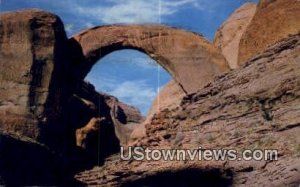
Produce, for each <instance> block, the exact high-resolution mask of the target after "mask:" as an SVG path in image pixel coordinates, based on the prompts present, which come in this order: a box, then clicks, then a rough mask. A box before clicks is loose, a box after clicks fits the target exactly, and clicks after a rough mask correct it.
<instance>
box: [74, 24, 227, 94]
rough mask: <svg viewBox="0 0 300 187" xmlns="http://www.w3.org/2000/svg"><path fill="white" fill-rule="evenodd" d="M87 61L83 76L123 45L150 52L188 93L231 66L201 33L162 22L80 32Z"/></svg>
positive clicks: (98, 28)
mask: <svg viewBox="0 0 300 187" xmlns="http://www.w3.org/2000/svg"><path fill="white" fill-rule="evenodd" d="M71 39H72V40H75V41H77V43H78V44H79V45H80V47H81V49H82V53H83V56H84V61H83V62H80V63H84V64H81V65H80V66H79V67H80V70H78V72H80V73H81V76H82V77H84V76H85V75H86V74H87V73H88V72H89V71H90V69H91V68H92V66H93V65H94V64H95V63H96V62H97V61H98V60H99V59H101V58H102V57H104V56H105V55H107V54H109V53H111V52H113V51H116V50H121V49H136V50H138V51H141V52H144V53H146V54H148V55H149V56H150V57H151V58H153V59H154V60H155V61H156V62H157V63H159V64H160V65H161V66H162V67H163V68H165V69H166V70H167V71H168V72H169V73H170V74H171V75H172V77H173V78H174V79H175V81H176V82H177V83H178V84H179V85H180V86H181V87H182V88H183V90H184V91H185V92H186V93H192V92H195V91H196V90H198V89H199V88H201V87H203V86H204V85H205V84H206V83H208V82H209V81H211V80H212V79H213V77H214V76H215V75H217V74H219V73H221V72H224V71H226V70H228V69H229V68H228V65H227V62H226V60H225V58H224V57H223V56H222V55H221V54H220V53H219V51H218V50H217V49H215V47H214V46H213V45H212V44H210V43H209V42H208V41H207V40H205V39H204V38H203V37H202V36H201V35H198V34H196V33H192V32H188V31H185V30H182V29H176V28H171V27H167V26H161V25H108V26H99V27H94V28H91V29H88V30H85V31H83V32H81V33H79V34H76V35H75V36H74V37H73V38H71Z"/></svg>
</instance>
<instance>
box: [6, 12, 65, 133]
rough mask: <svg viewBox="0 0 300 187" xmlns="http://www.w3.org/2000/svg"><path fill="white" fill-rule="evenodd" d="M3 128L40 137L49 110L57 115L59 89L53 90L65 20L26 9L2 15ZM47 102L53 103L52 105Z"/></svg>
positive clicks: (57, 86) (60, 57) (63, 39)
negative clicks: (63, 21) (53, 76)
mask: <svg viewBox="0 0 300 187" xmlns="http://www.w3.org/2000/svg"><path fill="white" fill-rule="evenodd" d="M0 16H1V17H0V59H1V60H0V67H1V68H0V129H1V130H4V131H13V132H19V133H21V134H23V135H26V136H29V137H32V138H37V137H38V136H39V134H40V130H39V127H38V124H40V123H41V122H46V121H47V120H48V119H47V118H46V117H45V116H44V114H45V113H46V112H48V113H49V114H50V113H51V115H55V110H56V109H57V107H51V106H50V105H52V106H55V105H56V106H59V103H58V102H59V101H58V100H57V99H56V98H55V93H54V92H55V91H56V90H58V89H59V84H57V85H55V86H56V89H52V93H50V92H49V90H50V89H51V85H53V84H54V82H53V81H54V80H53V79H52V75H53V73H55V72H57V71H56V69H58V67H57V65H56V63H57V62H60V63H61V62H62V55H61V54H60V53H61V52H63V51H64V49H63V43H64V42H65V41H67V39H66V35H65V32H64V28H63V24H62V22H61V20H60V19H59V18H58V17H57V16H55V15H53V14H50V13H47V12H42V11H39V10H26V11H20V12H13V13H3V14H1V15H0ZM47 103H49V104H50V103H51V104H50V105H48V104H47Z"/></svg>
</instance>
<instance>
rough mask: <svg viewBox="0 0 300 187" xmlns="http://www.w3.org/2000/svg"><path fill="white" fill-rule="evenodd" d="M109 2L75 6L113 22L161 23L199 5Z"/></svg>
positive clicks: (165, 0)
mask: <svg viewBox="0 0 300 187" xmlns="http://www.w3.org/2000/svg"><path fill="white" fill-rule="evenodd" d="M106 2H107V3H109V4H102V5H98V6H97V5H95V6H93V7H84V6H79V5H77V6H75V10H76V12H77V13H79V14H82V15H85V16H88V17H91V18H93V19H95V20H99V21H101V22H102V23H105V24H112V23H159V22H160V19H162V18H163V17H164V16H168V15H172V14H175V13H176V12H178V11H179V10H180V9H181V8H183V7H185V6H193V7H199V4H198V3H197V0H151V1H150V0H139V1H137V0H106Z"/></svg>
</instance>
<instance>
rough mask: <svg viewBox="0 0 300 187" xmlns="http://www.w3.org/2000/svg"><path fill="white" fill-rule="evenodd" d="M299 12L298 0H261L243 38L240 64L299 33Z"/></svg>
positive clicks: (299, 3) (240, 47) (240, 48)
mask: <svg viewBox="0 0 300 187" xmlns="http://www.w3.org/2000/svg"><path fill="white" fill-rule="evenodd" d="M299 12H300V1H298V0H289V1H287V0H261V1H260V2H259V4H258V7H257V10H256V13H255V15H254V17H253V19H252V21H251V23H250V24H249V26H248V27H247V29H246V31H245V33H244V34H243V36H242V38H241V41H240V46H239V60H238V61H239V64H244V63H245V61H247V60H249V59H250V58H251V57H253V56H255V55H256V54H259V53H262V52H263V51H265V50H266V49H267V48H268V47H270V46H271V45H274V44H275V43H276V42H278V41H280V40H282V39H283V38H287V37H289V36H290V35H293V34H297V33H299V32H300V22H299V20H300V14H299Z"/></svg>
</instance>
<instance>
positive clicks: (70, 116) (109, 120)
mask: <svg viewBox="0 0 300 187" xmlns="http://www.w3.org/2000/svg"><path fill="white" fill-rule="evenodd" d="M115 107H117V112H116V113H112V110H113V109H114V108H115ZM63 116H64V117H63V118H64V120H65V123H66V124H67V132H68V134H69V137H68V141H69V142H70V144H71V145H72V146H71V147H75V146H76V145H77V147H79V148H80V149H81V150H82V151H83V152H85V153H86V154H87V155H89V156H91V157H92V158H91V160H92V159H94V161H98V160H102V159H103V158H105V157H107V156H108V155H110V154H113V153H116V152H118V151H119V149H120V143H123V142H122V140H124V139H128V137H129V134H131V132H132V130H133V127H134V125H133V124H135V125H138V124H139V123H141V122H142V121H143V120H144V117H143V116H142V115H141V113H140V111H139V110H138V109H137V108H135V107H133V106H129V105H127V104H125V103H122V102H120V101H118V99H117V98H115V97H113V96H110V95H107V94H105V93H99V92H97V91H96V90H95V87H94V86H93V85H92V84H90V83H88V82H85V81H82V82H81V83H79V84H78V86H77V89H76V90H75V92H74V95H73V96H72V97H71V98H70V99H69V101H68V104H67V106H66V108H65V110H64V112H63ZM120 126H121V128H120ZM120 130H121V131H122V133H120ZM75 140H76V142H75ZM108 142H109V143H108ZM97 156H98V157H97Z"/></svg>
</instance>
